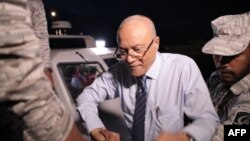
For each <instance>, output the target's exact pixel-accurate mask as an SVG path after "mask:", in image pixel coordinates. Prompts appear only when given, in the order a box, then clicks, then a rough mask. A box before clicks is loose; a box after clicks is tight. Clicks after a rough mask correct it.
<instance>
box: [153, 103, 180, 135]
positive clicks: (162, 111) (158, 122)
mask: <svg viewBox="0 0 250 141" xmlns="http://www.w3.org/2000/svg"><path fill="white" fill-rule="evenodd" d="M151 116H152V118H153V123H154V124H155V127H156V128H157V130H158V131H163V130H165V131H172V132H174V131H177V130H179V129H181V128H182V123H183V119H181V115H180V110H179V109H178V108H177V107H175V106H172V107H156V108H154V109H151Z"/></svg>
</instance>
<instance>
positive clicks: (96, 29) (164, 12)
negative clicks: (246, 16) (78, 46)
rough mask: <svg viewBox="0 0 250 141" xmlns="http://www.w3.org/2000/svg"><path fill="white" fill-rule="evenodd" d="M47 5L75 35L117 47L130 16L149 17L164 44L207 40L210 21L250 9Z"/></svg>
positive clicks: (235, 0) (136, 3)
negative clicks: (120, 30) (68, 23)
mask: <svg viewBox="0 0 250 141" xmlns="http://www.w3.org/2000/svg"><path fill="white" fill-rule="evenodd" d="M44 4H45V9H46V12H47V14H48V13H49V11H50V10H56V11H57V13H58V16H57V17H56V19H57V20H69V21H71V23H72V26H73V29H72V32H73V33H74V34H79V33H80V32H83V33H84V34H89V35H92V36H94V37H95V38H103V39H105V40H106V41H107V45H108V46H116V41H115V36H116V30H117V28H118V26H119V24H120V22H121V21H122V20H123V19H124V18H125V17H127V16H128V15H132V14H143V15H146V16H149V17H150V18H151V19H152V20H153V21H154V22H155V25H156V30H157V33H158V35H159V36H160V37H161V45H163V46H164V45H167V44H168V43H169V42H178V41H185V40H200V39H201V40H208V39H210V38H211V37H212V30H211V27H210V21H211V20H213V19H215V18H217V17H218V16H221V15H226V14H237V13H242V12H246V11H249V10H250V0H173V1H170V0H88V1H87V0H44ZM48 19H49V17H48Z"/></svg>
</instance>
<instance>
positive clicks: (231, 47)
mask: <svg viewBox="0 0 250 141" xmlns="http://www.w3.org/2000/svg"><path fill="white" fill-rule="evenodd" d="M212 29H213V32H214V35H215V36H214V37H213V38H212V39H211V40H210V41H209V42H207V43H206V44H205V46H204V47H203V48H202V52H203V53H206V54H212V55H218V56H223V57H224V56H235V55H238V54H240V53H241V52H243V51H244V50H246V49H247V48H248V47H249V46H250V12H247V13H243V14H237V15H225V16H221V17H219V18H217V19H215V20H213V21H212ZM218 64H220V62H218ZM207 84H208V88H209V90H210V93H211V99H212V101H213V104H214V106H215V109H216V110H217V113H218V115H219V117H220V120H221V125H220V126H219V128H218V129H217V132H216V134H215V135H214V137H213V141H223V140H224V126H223V125H232V124H235V125H244V124H247V125H250V72H248V73H247V72H246V75H245V76H243V78H241V79H240V80H239V81H237V82H236V83H234V84H232V85H231V86H227V85H226V84H225V83H223V82H221V80H220V79H219V75H218V72H213V73H212V75H211V76H210V78H209V80H208V81H207Z"/></svg>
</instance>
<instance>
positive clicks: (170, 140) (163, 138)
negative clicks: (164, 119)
mask: <svg viewBox="0 0 250 141" xmlns="http://www.w3.org/2000/svg"><path fill="white" fill-rule="evenodd" d="M154 141H190V137H188V135H187V134H186V133H184V132H179V133H166V132H164V133H163V132H162V133H160V134H159V136H158V137H157V138H156V139H155V140H154Z"/></svg>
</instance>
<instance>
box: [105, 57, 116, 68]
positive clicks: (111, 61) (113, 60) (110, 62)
mask: <svg viewBox="0 0 250 141" xmlns="http://www.w3.org/2000/svg"><path fill="white" fill-rule="evenodd" d="M103 60H104V62H105V63H106V64H107V65H108V66H109V67H110V66H112V65H114V64H115V63H118V62H119V61H118V60H117V59H116V58H107V59H103Z"/></svg>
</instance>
